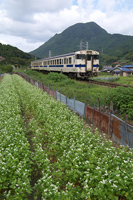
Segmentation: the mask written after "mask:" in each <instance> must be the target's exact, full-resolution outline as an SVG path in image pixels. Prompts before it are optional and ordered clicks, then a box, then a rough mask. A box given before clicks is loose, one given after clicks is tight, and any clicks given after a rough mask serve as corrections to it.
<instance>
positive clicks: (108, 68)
mask: <svg viewBox="0 0 133 200" xmlns="http://www.w3.org/2000/svg"><path fill="white" fill-rule="evenodd" d="M112 69H113V68H112V66H103V69H102V72H110V71H111V70H112Z"/></svg>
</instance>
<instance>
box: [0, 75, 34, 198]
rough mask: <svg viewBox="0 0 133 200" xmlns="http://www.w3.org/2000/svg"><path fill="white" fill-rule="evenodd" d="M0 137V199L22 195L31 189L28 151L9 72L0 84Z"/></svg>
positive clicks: (17, 101)
mask: <svg viewBox="0 0 133 200" xmlns="http://www.w3.org/2000/svg"><path fill="white" fill-rule="evenodd" d="M0 141H1V142H0V199H3V198H4V199H13V198H12V197H14V199H24V197H25V196H27V193H30V192H31V186H30V178H29V177H30V174H31V164H30V162H31V161H30V154H31V152H30V150H29V143H28V141H27V138H26V129H25V126H24V122H23V118H22V115H21V107H20V99H19V96H18V94H17V92H16V89H15V87H14V85H13V82H12V78H11V76H10V75H7V76H4V78H3V80H2V82H1V84H0Z"/></svg>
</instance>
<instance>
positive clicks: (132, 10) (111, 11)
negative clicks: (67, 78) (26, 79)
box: [0, 0, 133, 52]
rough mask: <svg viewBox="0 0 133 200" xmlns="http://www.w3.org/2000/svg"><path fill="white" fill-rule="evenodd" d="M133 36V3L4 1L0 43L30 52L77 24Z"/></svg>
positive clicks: (104, 0) (0, 8) (0, 4)
mask: <svg viewBox="0 0 133 200" xmlns="http://www.w3.org/2000/svg"><path fill="white" fill-rule="evenodd" d="M92 21H93V22H95V23H97V24H98V25H99V26H101V28H103V29H105V30H106V31H107V32H108V33H111V34H114V33H119V34H123V35H131V36H133V0H0V43H2V44H10V45H12V46H15V47H17V48H19V49H20V50H22V51H24V52H30V51H33V50H35V49H36V48H38V47H39V46H41V45H42V44H44V43H45V42H46V41H48V40H49V39H50V38H51V37H53V36H54V35H55V34H56V33H61V32H63V31H64V30H65V29H66V28H68V27H69V26H72V25H74V24H76V23H87V22H92Z"/></svg>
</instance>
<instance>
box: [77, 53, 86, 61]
mask: <svg viewBox="0 0 133 200" xmlns="http://www.w3.org/2000/svg"><path fill="white" fill-rule="evenodd" d="M76 59H81V60H83V59H85V54H77V55H76Z"/></svg>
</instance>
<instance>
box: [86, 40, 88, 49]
mask: <svg viewBox="0 0 133 200" xmlns="http://www.w3.org/2000/svg"><path fill="white" fill-rule="evenodd" d="M86 50H88V42H86Z"/></svg>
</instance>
